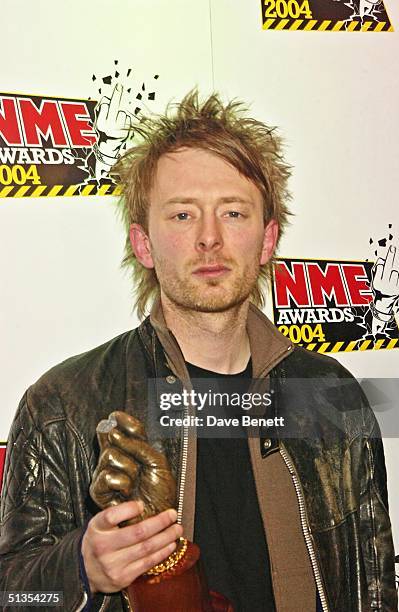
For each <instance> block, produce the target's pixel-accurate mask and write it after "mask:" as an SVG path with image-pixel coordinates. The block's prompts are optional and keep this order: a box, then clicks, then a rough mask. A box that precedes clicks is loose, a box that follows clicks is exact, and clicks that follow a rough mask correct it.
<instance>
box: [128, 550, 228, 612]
mask: <svg viewBox="0 0 399 612" xmlns="http://www.w3.org/2000/svg"><path fill="white" fill-rule="evenodd" d="M199 558H200V550H199V548H198V546H197V545H196V544H193V543H192V542H187V550H186V552H185V554H184V556H183V557H182V559H181V560H180V561H179V562H178V563H177V565H175V566H174V567H173V568H172V569H171V570H167V571H165V572H163V573H161V574H157V575H148V574H144V575H143V576H139V578H137V579H136V580H135V581H134V582H133V583H132V584H131V585H130V586H128V587H127V588H126V589H125V590H124V591H123V592H122V593H123V596H124V600H125V604H126V608H127V610H128V612H172V611H173V612H234V610H233V607H232V606H231V604H230V603H229V602H228V600H227V599H226V598H225V597H223V596H222V595H219V594H218V593H214V592H212V591H211V592H209V591H208V588H207V584H206V578H205V574H204V571H203V569H202V566H201V563H200V561H199Z"/></svg>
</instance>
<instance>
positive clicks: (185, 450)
mask: <svg viewBox="0 0 399 612" xmlns="http://www.w3.org/2000/svg"><path fill="white" fill-rule="evenodd" d="M186 416H188V408H187V406H185V407H184V417H186ZM187 455H188V426H187V425H184V426H183V447H182V454H181V471H180V483H179V498H178V502H177V523H178V524H179V525H181V524H182V520H183V498H184V488H185V485H186V472H187Z"/></svg>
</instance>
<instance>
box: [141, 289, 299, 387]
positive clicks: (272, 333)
mask: <svg viewBox="0 0 399 612" xmlns="http://www.w3.org/2000/svg"><path fill="white" fill-rule="evenodd" d="M150 322H151V325H152V327H153V328H154V330H155V332H156V334H157V336H158V338H159V341H160V343H161V344H162V346H163V349H164V351H165V354H166V359H167V364H168V366H169V367H170V369H171V370H172V371H173V372H174V373H175V374H176V376H178V377H179V378H180V379H181V380H182V381H183V382H189V380H190V378H189V375H188V371H187V367H186V363H185V361H184V357H183V354H182V352H181V349H180V346H179V344H178V342H177V340H176V338H175V336H174V335H173V333H172V332H171V331H170V329H168V327H167V325H166V321H165V317H164V314H163V311H162V305H161V300H160V298H157V300H156V301H155V302H154V305H153V307H152V310H151V313H150ZM247 331H248V337H249V344H250V349H251V358H252V372H253V374H252V377H253V378H263V377H264V376H267V374H268V373H269V372H270V370H272V369H273V368H274V366H275V365H277V363H279V362H280V361H282V360H283V359H284V358H285V357H287V356H288V355H290V354H291V352H292V350H293V348H294V345H293V344H292V342H291V341H290V340H289V339H288V338H287V337H286V336H283V334H281V333H280V332H279V331H278V330H277V328H276V327H275V326H274V325H273V323H271V321H269V319H268V318H267V317H266V315H265V314H264V313H263V312H262V311H261V310H259V308H257V307H256V306H255V305H254V304H250V306H249V310H248V318H247Z"/></svg>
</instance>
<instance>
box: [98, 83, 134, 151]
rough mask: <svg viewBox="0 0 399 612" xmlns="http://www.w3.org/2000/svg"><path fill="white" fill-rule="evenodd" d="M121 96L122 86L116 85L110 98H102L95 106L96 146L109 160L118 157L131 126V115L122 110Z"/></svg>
mask: <svg viewBox="0 0 399 612" xmlns="http://www.w3.org/2000/svg"><path fill="white" fill-rule="evenodd" d="M122 96H123V85H121V84H119V83H117V84H116V85H115V87H114V89H113V91H112V94H111V97H110V98H108V97H107V96H103V97H102V98H101V100H100V101H99V103H98V104H97V106H96V120H95V122H94V129H95V130H96V132H97V134H98V144H97V146H98V149H99V151H100V153H101V154H102V155H105V156H107V157H111V158H116V157H117V156H118V153H119V150H120V148H121V146H122V144H123V143H124V142H125V141H126V140H127V138H128V136H129V130H130V128H131V126H132V115H131V114H130V113H129V112H128V111H127V110H124V109H123V108H122Z"/></svg>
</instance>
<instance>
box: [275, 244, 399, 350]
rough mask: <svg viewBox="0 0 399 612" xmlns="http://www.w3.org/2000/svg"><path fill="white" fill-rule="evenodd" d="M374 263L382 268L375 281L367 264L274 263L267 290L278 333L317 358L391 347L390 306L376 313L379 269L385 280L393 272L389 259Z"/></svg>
mask: <svg viewBox="0 0 399 612" xmlns="http://www.w3.org/2000/svg"><path fill="white" fill-rule="evenodd" d="M391 260H392V261H391ZM379 261H380V262H384V264H382V263H380V264H379V267H380V272H379V274H378V275H377V276H378V278H375V274H376V266H374V264H373V263H372V262H369V261H365V262H359V261H322V260H315V261H313V260H300V259H278V260H277V262H276V264H275V268H274V282H273V287H272V297H273V315H274V322H275V324H276V325H277V327H278V329H279V330H280V331H281V332H282V333H283V334H284V335H286V336H288V337H289V338H290V339H291V341H292V342H294V343H295V344H300V345H303V346H306V348H307V349H309V350H316V351H318V352H322V353H324V352H338V351H355V350H366V349H381V348H394V347H396V346H397V345H398V341H399V330H398V325H397V323H396V315H395V311H394V302H392V299H391V298H389V303H390V304H391V302H392V308H391V309H390V310H389V309H387V308H385V306H384V308H382V306H381V304H383V303H384V304H385V303H386V300H387V298H386V296H385V297H384V295H383V293H382V291H381V289H382V284H381V283H382V279H381V278H380V276H381V273H382V272H381V267H382V265H384V269H385V267H387V270H386V273H387V274H386V276H387V275H388V272H389V270H390V267H389V266H391V267H392V266H394V263H393V262H394V256H393V255H392V253H391V254H390V255H388V256H387V257H386V259H385V260H379ZM388 268H389V270H388ZM392 269H393V268H392ZM384 300H385V302H384ZM384 304H383V305H384Z"/></svg>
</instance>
